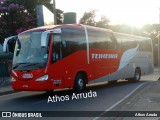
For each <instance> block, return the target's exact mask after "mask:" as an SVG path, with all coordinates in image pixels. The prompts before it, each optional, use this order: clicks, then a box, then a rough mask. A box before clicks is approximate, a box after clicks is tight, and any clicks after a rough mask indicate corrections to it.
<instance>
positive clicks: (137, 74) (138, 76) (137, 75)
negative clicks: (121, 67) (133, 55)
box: [135, 72, 140, 81]
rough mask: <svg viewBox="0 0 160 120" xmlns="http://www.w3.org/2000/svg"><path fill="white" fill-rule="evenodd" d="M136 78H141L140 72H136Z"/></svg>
mask: <svg viewBox="0 0 160 120" xmlns="http://www.w3.org/2000/svg"><path fill="white" fill-rule="evenodd" d="M135 77H136V80H137V81H138V80H139V78H140V75H139V73H138V72H136V76H135Z"/></svg>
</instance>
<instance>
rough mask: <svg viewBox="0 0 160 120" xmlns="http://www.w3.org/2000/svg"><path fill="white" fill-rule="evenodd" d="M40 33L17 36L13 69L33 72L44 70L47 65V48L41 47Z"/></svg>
mask: <svg viewBox="0 0 160 120" xmlns="http://www.w3.org/2000/svg"><path fill="white" fill-rule="evenodd" d="M41 35H42V31H40V32H28V33H23V34H20V35H19V36H18V40H17V42H16V46H15V51H14V58H13V69H17V70H33V69H39V68H44V67H45V66H46V63H47V59H48V53H47V47H48V46H47V47H41Z"/></svg>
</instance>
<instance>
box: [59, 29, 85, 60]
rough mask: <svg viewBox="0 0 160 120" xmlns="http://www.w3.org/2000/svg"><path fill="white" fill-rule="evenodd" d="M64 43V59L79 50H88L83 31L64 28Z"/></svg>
mask: <svg viewBox="0 0 160 120" xmlns="http://www.w3.org/2000/svg"><path fill="white" fill-rule="evenodd" d="M62 41H63V42H64V43H65V46H64V47H63V50H62V53H63V57H66V56H67V55H70V54H72V53H74V52H76V51H79V50H86V38H85V32H84V30H83V29H75V28H63V29H62Z"/></svg>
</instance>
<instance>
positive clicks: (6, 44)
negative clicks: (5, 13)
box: [3, 36, 17, 53]
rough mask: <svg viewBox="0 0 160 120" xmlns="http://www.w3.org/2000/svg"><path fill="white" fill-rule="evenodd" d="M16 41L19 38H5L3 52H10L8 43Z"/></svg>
mask: <svg viewBox="0 0 160 120" xmlns="http://www.w3.org/2000/svg"><path fill="white" fill-rule="evenodd" d="M15 39H17V36H11V37H8V38H5V40H4V43H3V52H5V53H7V52H9V48H8V47H9V46H8V42H9V41H10V40H15Z"/></svg>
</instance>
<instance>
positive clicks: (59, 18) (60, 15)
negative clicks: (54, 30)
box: [56, 9, 64, 24]
mask: <svg viewBox="0 0 160 120" xmlns="http://www.w3.org/2000/svg"><path fill="white" fill-rule="evenodd" d="M56 14H57V24H63V19H64V18H63V11H62V10H60V9H56Z"/></svg>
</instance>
